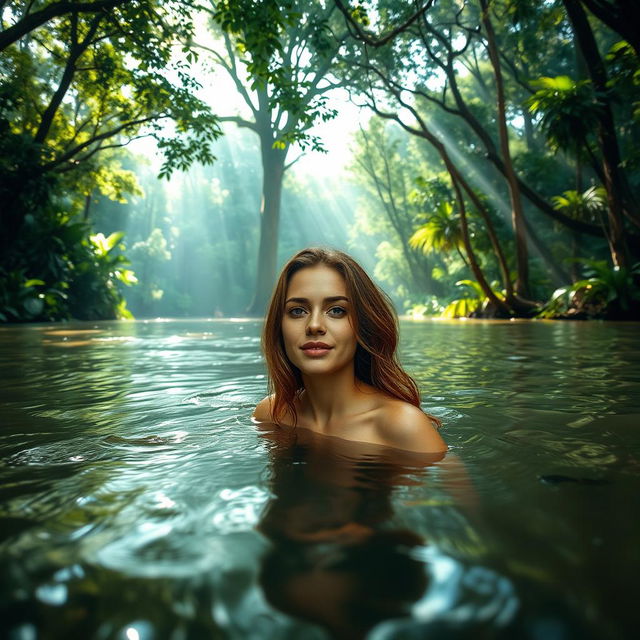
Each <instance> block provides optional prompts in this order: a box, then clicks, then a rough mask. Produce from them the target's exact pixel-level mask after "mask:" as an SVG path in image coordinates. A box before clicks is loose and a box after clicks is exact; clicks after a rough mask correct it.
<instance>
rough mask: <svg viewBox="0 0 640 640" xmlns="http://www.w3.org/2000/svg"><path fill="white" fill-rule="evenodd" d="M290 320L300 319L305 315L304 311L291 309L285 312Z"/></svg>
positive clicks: (299, 308) (298, 308)
mask: <svg viewBox="0 0 640 640" xmlns="http://www.w3.org/2000/svg"><path fill="white" fill-rule="evenodd" d="M287 313H288V314H289V315H290V316H291V317H292V318H300V317H301V316H303V315H304V314H305V310H304V309H303V308H302V307H292V308H291V309H289V311H288V312H287Z"/></svg>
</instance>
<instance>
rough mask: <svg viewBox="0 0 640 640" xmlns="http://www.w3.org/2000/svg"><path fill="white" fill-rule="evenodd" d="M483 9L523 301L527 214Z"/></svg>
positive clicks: (526, 292) (486, 12)
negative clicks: (510, 147) (524, 209)
mask: <svg viewBox="0 0 640 640" xmlns="http://www.w3.org/2000/svg"><path fill="white" fill-rule="evenodd" d="M480 6H481V8H482V23H483V24H484V28H485V31H486V34H487V47H488V50H489V58H490V59H491V65H492V67H493V73H494V76H495V80H496V95H497V106H498V114H497V116H498V118H497V119H498V131H499V134H500V151H501V154H502V160H503V162H504V167H505V172H506V178H507V184H508V186H509V196H510V198H511V220H512V224H513V233H514V236H515V242H516V263H517V269H518V271H517V276H516V283H515V285H516V294H517V295H519V296H522V297H523V298H528V297H529V254H528V250H527V232H526V226H525V223H524V213H523V210H522V198H521V196H520V187H519V185H518V178H517V177H516V172H515V170H514V168H513V162H512V160H511V152H510V150H509V132H508V130H507V115H506V104H505V97H504V83H503V79H502V69H501V67H500V55H499V53H498V47H497V44H496V37H495V32H494V30H493V25H492V24H491V19H490V17H489V6H488V0H480Z"/></svg>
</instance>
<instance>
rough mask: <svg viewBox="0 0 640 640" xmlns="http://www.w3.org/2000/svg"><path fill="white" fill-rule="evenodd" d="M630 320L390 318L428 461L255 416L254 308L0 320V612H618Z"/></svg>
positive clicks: (633, 393)
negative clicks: (430, 435)
mask: <svg viewBox="0 0 640 640" xmlns="http://www.w3.org/2000/svg"><path fill="white" fill-rule="evenodd" d="M639 328H640V327H639V325H637V324H612V323H595V322H594V323H562V322H538V323H525V322H522V323H520V322H505V323H491V322H451V323H444V322H415V323H414V322H410V321H405V322H403V323H402V344H401V355H402V360H403V362H404V364H405V366H406V367H407V368H408V369H409V370H410V371H411V372H412V374H413V375H414V376H415V377H416V379H417V380H418V381H419V383H420V386H421V388H422V389H423V392H424V396H423V400H424V407H425V409H427V410H429V411H430V412H431V413H434V414H436V415H438V416H439V417H440V418H441V419H442V420H443V422H444V427H443V435H444V437H445V439H446V440H447V442H448V443H449V445H450V447H451V452H452V453H451V455H449V456H448V457H447V458H445V460H444V461H442V462H437V463H435V464H428V463H427V462H425V461H416V460H414V459H411V458H406V457H403V456H402V455H397V454H395V453H393V452H389V451H385V450H384V449H380V450H376V449H375V448H374V449H371V448H366V447H360V448H359V447H358V446H344V443H341V442H335V441H334V439H324V440H322V439H320V440H318V439H309V438H307V437H306V436H304V434H299V435H298V437H296V438H291V437H282V434H279V433H277V432H269V431H267V432H261V431H259V430H257V429H256V427H255V426H254V425H253V424H252V422H251V420H250V414H251V410H252V408H253V406H254V405H255V403H256V402H257V401H258V400H259V399H260V398H261V397H262V396H263V395H264V392H265V386H266V380H265V377H264V368H263V364H262V361H261V357H260V353H259V339H258V335H259V331H260V325H259V323H258V322H255V321H229V320H215V321H197V320H193V321H166V322H158V321H156V322H132V323H82V324H69V325H40V326H26V327H4V328H1V329H0V375H1V381H2V385H1V386H0V406H1V407H2V408H1V414H0V420H1V426H0V487H1V488H0V566H1V567H2V573H1V577H0V608H1V611H0V625H1V629H2V634H0V635H2V636H8V637H11V638H20V639H24V640H31V639H32V638H62V637H65V638H66V637H73V638H105V639H108V638H118V639H119V638H122V639H126V640H148V639H151V638H169V639H172V640H173V639H175V640H180V639H182V638H283V639H284V638H287V639H289V638H326V637H338V638H341V637H344V638H358V637H365V636H367V637H370V638H373V639H374V640H380V639H387V638H424V637H429V638H467V637H468V638H498V637H500V638H503V637H504V638H535V639H538V638H539V639H540V640H555V639H558V640H562V639H564V638H576V639H578V638H580V639H581V638H612V639H617V638H625V637H631V636H632V634H633V632H634V622H635V618H636V612H635V608H634V607H635V601H634V599H633V597H632V596H633V592H634V591H635V589H636V585H635V581H636V579H637V575H638V568H639V555H640V552H639V551H638V546H639V545H638V540H640V521H639V518H638V506H639V504H638V502H639V501H638V495H639V493H640V492H639V489H640V435H639V431H638V429H639V425H640V339H639V338H638V329H639ZM303 436H304V437H303ZM634 635H635V634H634Z"/></svg>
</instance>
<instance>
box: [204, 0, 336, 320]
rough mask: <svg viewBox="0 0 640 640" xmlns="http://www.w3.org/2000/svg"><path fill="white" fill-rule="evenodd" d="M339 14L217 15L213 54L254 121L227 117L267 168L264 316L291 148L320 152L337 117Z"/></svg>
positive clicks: (265, 10) (235, 6) (258, 307)
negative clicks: (320, 128) (331, 97)
mask: <svg viewBox="0 0 640 640" xmlns="http://www.w3.org/2000/svg"><path fill="white" fill-rule="evenodd" d="M335 13H336V12H335V7H334V6H332V5H329V6H328V7H327V6H325V4H324V3H322V2H313V3H309V2H288V3H279V2H277V1H275V0H270V1H269V0H266V1H263V2H258V3H256V2H252V1H249V0H247V1H244V0H241V1H238V0H236V1H235V2H231V1H227V2H223V3H220V5H219V6H217V7H216V10H215V11H214V12H213V16H214V19H215V20H216V22H217V23H218V24H219V25H220V26H221V28H222V30H223V33H222V34H221V38H222V43H221V44H222V46H221V48H220V49H216V48H208V49H207V50H208V51H209V53H210V54H211V56H212V58H213V59H214V61H215V62H216V63H217V64H219V65H220V66H221V67H222V68H223V69H224V70H225V71H226V72H227V73H228V74H229V76H230V77H231V78H232V79H233V82H234V84H235V86H236V88H237V90H238V93H239V95H240V96H241V98H242V100H243V101H244V103H245V104H246V106H247V107H248V110H249V116H248V117H243V116H239V115H229V116H222V117H221V118H220V120H221V121H223V122H225V121H227V122H234V123H235V124H236V125H238V126H239V127H245V128H247V129H250V130H251V131H253V132H254V133H256V135H257V136H258V139H259V143H260V155H261V160H262V169H263V178H262V204H261V207H260V246H259V251H258V262H257V277H256V287H255V293H254V296H253V300H252V301H251V304H250V305H249V309H248V311H249V312H250V313H252V314H258V315H260V314H262V313H263V312H264V310H265V308H266V304H267V301H268V297H269V295H270V292H271V290H272V288H273V284H274V281H275V274H276V266H277V265H276V262H277V249H278V234H279V222H280V202H281V197H282V184H283V178H284V174H285V172H286V171H287V169H288V168H289V167H291V166H292V164H293V163H294V162H295V160H293V161H290V162H288V163H287V157H288V155H289V151H290V149H291V147H292V145H298V146H299V147H300V149H301V151H303V152H304V150H305V149H307V148H312V149H314V150H322V145H321V142H320V140H318V139H317V138H316V137H315V136H312V135H310V134H309V129H310V128H311V127H312V126H313V125H314V124H315V123H316V122H318V121H319V120H324V121H326V120H329V119H331V118H332V117H333V116H334V115H335V112H334V111H333V110H332V109H330V108H329V106H328V104H327V97H326V94H327V92H328V91H330V90H331V89H332V88H335V87H336V86H337V84H336V83H335V82H334V81H333V80H332V78H331V76H330V72H331V69H332V65H333V61H334V59H335V56H336V54H337V52H338V49H339V46H340V43H341V41H342V40H343V37H342V36H340V35H335V33H334V31H332V29H331V28H330V26H331V25H332V24H333V23H334V22H335V17H334V14H335Z"/></svg>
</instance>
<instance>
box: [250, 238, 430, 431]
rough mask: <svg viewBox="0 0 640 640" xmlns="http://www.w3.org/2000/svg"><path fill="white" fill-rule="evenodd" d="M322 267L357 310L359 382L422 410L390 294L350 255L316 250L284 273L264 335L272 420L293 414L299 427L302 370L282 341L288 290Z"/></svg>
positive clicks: (354, 318) (303, 255)
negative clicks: (400, 352)
mask: <svg viewBox="0 0 640 640" xmlns="http://www.w3.org/2000/svg"><path fill="white" fill-rule="evenodd" d="M318 264H324V265H326V266H328V267H331V268H333V269H335V270H336V271H337V272H338V273H340V274H341V275H342V277H343V278H344V280H345V283H346V288H347V295H348V296H349V300H350V301H351V303H352V305H353V308H354V310H355V313H354V314H353V315H352V316H351V322H352V323H353V330H354V332H355V334H356V338H357V341H358V346H357V347H356V355H355V362H354V364H355V375H356V378H358V380H361V381H362V382H364V383H366V384H369V385H371V386H372V387H375V388H377V389H380V390H381V391H383V392H385V393H387V394H388V395H390V396H393V397H395V398H398V399H400V400H404V401H405V402H409V403H410V404H412V405H414V406H416V407H420V393H419V391H418V387H417V385H416V383H415V382H414V380H413V378H411V376H409V375H408V374H407V373H406V372H405V371H404V370H403V369H402V367H401V366H400V364H399V362H398V359H397V356H396V347H397V345H398V319H397V316H396V314H395V312H394V310H393V306H392V304H391V301H390V300H389V298H388V297H387V295H386V294H385V293H384V292H382V291H381V290H380V289H379V288H378V287H377V286H376V285H375V283H374V282H373V281H372V280H371V278H370V277H369V276H368V275H367V274H366V272H365V271H364V269H363V268H362V267H361V266H360V265H359V264H358V263H357V262H356V261H355V260H354V259H353V258H352V257H351V256H349V255H347V254H346V253H343V252H342V251H337V250H335V249H324V248H315V247H313V248H309V249H303V250H302V251H299V252H298V253H296V255H295V256H293V258H291V259H290V260H289V262H287V264H286V265H285V266H284V268H283V269H282V273H281V274H280V277H279V278H278V282H277V284H276V287H275V290H274V292H273V296H272V297H271V303H270V304H269V310H268V311H267V317H266V319H265V324H264V329H263V332H262V350H263V352H264V357H265V360H266V362H267V370H268V372H269V392H270V393H272V394H273V396H274V398H273V402H272V406H271V416H272V419H273V420H274V422H276V423H279V422H281V421H282V419H283V418H284V417H285V416H286V415H287V414H291V417H292V418H293V422H294V424H295V422H296V418H297V415H296V410H295V404H294V403H295V399H296V396H297V395H298V394H299V393H300V391H302V389H303V388H304V385H303V383H302V376H301V374H300V370H299V369H298V368H297V367H296V366H295V365H293V364H292V363H291V361H290V360H289V358H288V357H287V354H286V353H285V348H284V341H283V338H282V318H283V315H284V309H285V302H286V295H287V288H288V286H289V282H290V281H291V278H292V277H293V275H294V274H295V273H296V272H297V271H299V270H300V269H304V268H305V267H313V266H316V265H318ZM437 422H438V421H437V420H436V423H437Z"/></svg>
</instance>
